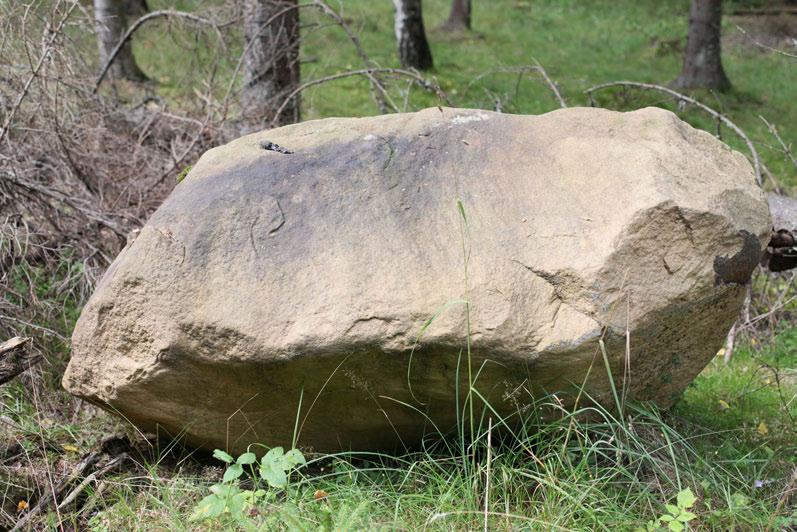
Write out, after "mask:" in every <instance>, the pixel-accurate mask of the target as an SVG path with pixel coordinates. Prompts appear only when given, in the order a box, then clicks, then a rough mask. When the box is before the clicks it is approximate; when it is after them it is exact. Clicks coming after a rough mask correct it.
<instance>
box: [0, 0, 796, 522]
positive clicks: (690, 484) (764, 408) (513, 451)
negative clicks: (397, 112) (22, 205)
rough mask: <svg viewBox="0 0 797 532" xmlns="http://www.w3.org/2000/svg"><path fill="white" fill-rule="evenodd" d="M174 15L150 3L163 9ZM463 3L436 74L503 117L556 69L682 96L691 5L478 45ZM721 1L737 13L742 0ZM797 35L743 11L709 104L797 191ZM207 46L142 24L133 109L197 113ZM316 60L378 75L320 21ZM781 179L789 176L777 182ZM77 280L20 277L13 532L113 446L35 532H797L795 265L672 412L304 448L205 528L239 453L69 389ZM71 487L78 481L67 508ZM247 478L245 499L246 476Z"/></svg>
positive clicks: (388, 58)
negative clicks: (433, 441)
mask: <svg viewBox="0 0 797 532" xmlns="http://www.w3.org/2000/svg"><path fill="white" fill-rule="evenodd" d="M172 4H173V3H172V2H166V1H165V0H159V1H156V0H150V7H151V8H152V9H157V8H162V7H169V6H172ZM448 4H449V2H448V0H445V1H444V0H427V1H425V2H424V8H425V10H426V11H425V15H426V16H425V19H426V24H427V31H428V34H429V37H430V41H431V46H432V52H433V55H434V60H435V69H434V70H433V71H431V72H430V73H429V74H428V75H430V76H434V77H435V78H436V79H437V81H438V83H439V84H440V86H441V87H442V89H443V90H445V91H446V92H447V93H448V95H449V97H450V99H451V100H452V103H453V104H454V105H456V106H460V107H478V108H485V109H494V108H495V107H496V106H500V108H501V109H502V110H503V112H512V113H524V114H536V113H542V112H546V111H550V110H553V109H556V108H557V107H558V104H557V101H556V100H555V98H554V97H553V95H552V93H551V91H550V90H549V89H548V88H547V87H546V86H545V84H544V83H542V82H541V81H540V79H539V77H538V76H536V75H534V74H529V73H527V72H526V73H522V72H521V73H519V71H518V69H519V68H521V67H527V66H533V65H536V64H539V65H542V66H543V67H545V69H546V71H547V73H548V75H549V76H550V77H551V78H552V79H553V80H554V81H555V82H556V83H557V84H558V85H559V87H560V89H561V92H562V95H563V96H564V98H565V99H566V100H567V102H568V104H569V105H571V106H575V105H588V104H589V100H588V98H587V96H586V95H585V94H584V91H585V90H586V89H587V88H589V87H590V86H594V85H598V84H601V83H606V82H611V81H618V80H629V81H639V82H646V83H655V84H662V85H666V84H667V83H668V82H669V81H671V80H672V79H674V78H675V77H676V76H677V74H678V71H679V68H680V61H681V53H682V51H683V46H684V44H685V38H684V36H685V34H686V23H687V16H686V14H687V12H688V2H686V1H682V0H678V1H675V0H673V1H667V2H662V1H654V0H646V1H640V2H635V1H634V2H632V1H622V2H620V1H609V0H604V1H595V2H581V1H576V0H571V1H554V0H546V1H533V2H531V1H521V0H501V1H496V2H474V4H475V11H474V30H473V32H471V33H467V34H462V33H455V34H450V33H445V32H442V31H440V30H438V29H436V28H437V27H438V26H439V25H440V24H441V23H442V22H443V20H444V19H445V16H446V14H447V7H448ZM726 4H728V5H727V6H726V11H727V12H728V13H730V11H733V9H735V6H736V5H737V4H736V3H733V2H727V3H726ZM488 6H489V7H488ZM176 7H178V8H180V9H185V10H187V11H192V10H199V9H201V2H199V1H198V0H183V1H180V2H177V6H176ZM335 7H336V9H341V10H342V13H343V15H344V17H345V20H346V21H347V22H348V24H349V25H350V27H351V28H352V30H353V31H355V32H356V33H357V34H358V35H359V36H360V39H361V41H362V44H363V48H364V49H365V50H367V52H368V54H369V55H370V57H371V59H372V60H373V61H374V62H375V63H376V64H378V65H381V66H387V67H396V66H398V65H397V64H396V60H395V51H394V41H393V34H392V10H391V9H392V8H391V5H390V2H386V1H385V2H372V1H369V0H351V1H348V0H347V1H346V2H345V3H341V4H340V5H337V4H335ZM737 25H739V26H740V27H742V28H744V29H745V30H746V31H747V34H744V33H742V32H741V31H740V30H739V29H737V27H736V26H737ZM796 26H797V17H794V16H792V17H791V18H789V17H784V16H773V17H767V18H762V17H750V16H745V17H741V16H738V17H737V16H726V17H725V21H724V26H723V31H724V35H725V37H724V41H723V43H724V49H723V59H724V63H725V67H726V70H727V73H728V76H729V78H730V79H731V81H732V83H733V84H734V88H733V90H731V91H730V92H728V93H713V92H706V91H699V92H697V93H693V94H692V96H694V97H696V98H698V99H700V100H701V101H703V102H705V103H706V104H708V105H710V106H711V107H713V108H715V109H717V110H721V111H722V112H723V113H725V114H726V115H727V116H729V117H730V118H731V119H732V120H733V121H734V122H736V123H737V124H738V125H739V126H740V127H741V128H742V129H744V131H746V132H747V134H748V135H749V136H750V138H751V140H752V141H753V143H754V145H755V146H756V147H757V149H758V150H759V151H760V153H761V157H762V160H763V162H764V163H765V165H766V167H767V168H768V169H769V172H770V173H771V175H772V176H774V177H775V179H776V180H777V181H778V183H779V185H780V186H781V187H782V188H784V189H786V190H792V189H793V188H794V186H795V185H797V167H795V166H794V165H792V163H791V162H790V160H789V158H788V156H787V154H785V153H784V152H783V150H782V148H781V146H780V144H779V143H778V141H777V139H776V138H775V137H774V136H773V135H772V134H771V132H770V131H769V129H768V126H767V125H766V123H765V122H764V121H763V120H762V118H764V119H766V120H767V121H769V122H770V123H772V124H774V125H775V126H777V128H778V131H779V134H780V136H781V138H782V139H784V141H785V143H786V144H787V145H788V144H789V143H790V142H791V140H792V139H794V138H797V99H796V98H795V87H797V64H795V60H794V59H793V58H790V57H787V56H784V55H781V54H777V53H774V52H771V51H768V50H766V49H764V48H762V47H761V46H759V45H757V44H755V43H754V42H753V41H754V40H755V41H758V42H759V43H762V44H766V45H767V46H779V47H781V48H783V47H784V46H787V45H789V43H790V40H789V39H790V38H793V37H794V36H797V28H796ZM203 43H204V41H200V40H197V39H193V40H192V37H190V36H185V35H183V34H181V33H180V32H179V31H177V30H176V29H174V28H171V27H169V26H166V25H152V26H150V27H147V28H145V29H144V30H142V31H141V32H140V34H139V35H137V37H136V42H135V48H134V49H135V53H136V56H137V58H138V61H139V63H140V64H141V65H142V68H143V69H144V70H145V71H146V72H147V74H148V75H149V76H150V77H151V78H152V79H153V82H152V83H149V84H147V85H145V86H143V87H141V86H131V87H126V88H125V87H123V88H122V90H121V92H120V95H121V97H123V98H125V97H128V98H130V101H135V100H136V99H137V98H138V99H140V94H141V93H142V92H143V93H147V94H150V95H157V96H158V97H160V98H162V99H164V100H165V101H167V102H168V104H169V105H170V106H172V107H173V108H179V109H182V110H190V109H191V107H192V105H193V102H194V101H195V99H196V98H197V93H196V92H195V89H196V87H195V86H194V84H193V81H194V80H195V79H197V78H199V77H202V76H203V75H204V74H205V73H206V72H205V70H206V69H208V68H211V67H210V66H209V65H210V63H211V62H210V61H209V58H208V57H207V53H208V52H206V51H203V50H205V48H204V45H203ZM89 44H90V43H88V44H87V46H88V45H89ZM792 46H793V45H792ZM783 49H787V48H783ZM238 52H239V51H235V50H231V51H230V53H229V59H225V60H223V61H222V62H221V63H220V65H217V66H216V68H217V69H218V73H217V74H216V75H217V76H218V78H219V79H220V81H219V83H218V84H217V87H218V90H219V91H221V92H223V91H224V88H225V87H226V83H224V81H225V79H229V77H230V75H231V72H232V71H233V69H234V68H235V61H236V58H237V57H238ZM794 52H795V50H794V49H792V50H791V53H794ZM87 53H88V52H87ZM90 53H93V48H92V49H91V50H90ZM203 54H204V55H203ZM302 61H303V65H302V75H303V78H304V79H307V80H309V79H316V78H320V77H323V76H326V75H330V74H333V73H335V72H338V71H341V70H346V69H354V68H360V66H361V64H362V63H361V60H360V59H359V57H358V56H357V54H356V51H355V50H354V49H353V48H352V47H351V46H350V44H349V42H348V41H347V39H346V37H345V35H343V34H342V32H340V31H325V30H324V28H321V27H318V28H314V27H313V26H312V25H309V26H308V28H307V30H306V32H305V39H304V41H303V48H302ZM405 96H406V99H405V103H404V105H405V106H406V108H407V110H413V109H418V108H422V107H426V106H432V105H437V104H438V103H439V101H438V99H437V98H436V97H434V96H433V95H429V94H428V93H425V92H423V91H421V90H420V89H411V90H410V89H409V86H408V87H407V93H406V94H405ZM596 100H597V101H598V104H599V105H601V106H604V107H608V108H614V109H624V110H625V109H633V108H638V107H642V106H645V105H658V106H662V107H666V108H669V109H672V110H674V111H679V115H680V116H681V117H682V118H684V119H685V120H687V121H689V122H690V123H692V124H693V125H695V126H696V127H701V128H704V129H706V130H708V131H711V132H712V133H713V132H715V131H716V124H715V122H714V121H713V119H711V118H708V117H706V116H705V115H700V114H699V112H698V111H696V110H694V109H679V107H678V106H677V104H675V103H673V101H672V99H671V98H668V97H665V96H663V95H661V94H658V93H649V92H634V91H632V90H606V91H605V92H600V93H598V94H597V96H596ZM373 114H376V109H375V107H374V104H373V101H372V100H371V97H370V94H369V90H368V84H367V82H366V81H364V80H363V79H358V78H346V79H343V80H339V81H335V82H330V83H325V84H322V85H319V86H317V87H313V88H311V89H309V90H307V91H306V92H305V93H303V118H304V119H314V118H323V117H329V116H362V115H373ZM722 138H723V140H725V141H726V142H728V143H729V144H731V145H732V146H733V147H734V148H736V149H739V150H740V151H742V152H745V144H744V143H743V142H742V141H741V140H740V139H738V138H736V137H734V136H733V134H732V133H731V132H730V131H728V130H723V136H722ZM765 185H766V187H767V188H768V189H772V188H773V186H774V184H773V182H772V181H771V180H767V181H766V183H765ZM79 268H80V266H79V264H78V263H75V262H72V261H70V259H69V257H68V256H65V257H64V259H63V263H62V264H61V265H60V266H59V268H57V269H56V270H44V269H40V268H37V267H35V266H31V267H27V268H25V269H22V268H20V269H18V270H17V271H16V272H12V273H13V275H14V276H15V278H16V279H17V280H18V283H19V293H23V294H24V293H29V298H30V299H34V300H35V301H36V304H38V305H44V306H46V307H47V308H48V309H50V310H51V311H50V312H48V313H47V316H48V318H47V320H46V321H41V322H37V323H32V324H20V326H19V329H18V330H19V332H20V333H21V334H31V335H32V334H35V333H36V328H37V327H39V328H41V327H46V328H47V330H48V331H50V332H48V333H47V334H46V335H44V336H41V335H39V337H41V338H42V340H41V341H42V342H44V344H43V347H44V350H45V352H46V359H45V362H44V363H43V364H41V365H39V366H38V367H36V368H34V369H33V370H31V371H29V372H26V373H25V374H23V375H22V376H21V377H19V378H18V379H16V380H15V381H13V382H12V383H10V384H6V385H4V386H2V387H0V530H2V529H4V528H10V527H12V526H13V523H14V522H15V521H16V520H17V518H18V517H19V516H24V515H26V513H28V512H30V511H31V509H32V508H35V507H36V506H37V504H39V503H40V502H41V501H42V500H43V499H46V498H47V496H48V493H52V492H54V491H56V490H57V489H58V486H59V483H60V482H61V480H63V479H64V477H67V476H68V475H69V473H70V472H72V471H75V470H76V468H78V466H79V465H80V464H81V462H82V461H83V460H84V459H85V458H86V457H87V456H94V453H97V452H98V451H99V448H100V447H101V446H102V445H103V442H104V445H105V450H106V451H107V453H106V454H107V455H110V456H115V457H119V456H122V455H120V453H121V452H124V453H126V456H128V459H127V460H126V461H124V462H123V463H122V464H121V466H120V467H119V468H114V469H110V470H109V471H108V472H107V473H106V474H105V475H102V476H101V477H100V478H98V479H97V481H96V482H89V483H87V484H86V485H85V489H83V490H77V491H75V497H74V500H71V501H67V502H66V503H61V504H60V505H49V506H47V507H46V508H44V511H42V512H41V514H39V515H36V516H35V517H34V518H33V519H31V520H30V523H31V524H32V526H35V527H36V528H44V527H48V528H58V527H59V526H61V527H63V528H64V529H91V530H109V531H110V530H143V529H146V530H194V529H196V530H202V529H207V528H225V529H226V528H229V529H240V530H252V529H269V530H270V529H291V530H310V529H312V530H315V529H324V530H361V529H367V530H371V529H386V530H387V529H391V530H392V529H427V528H428V529H435V530H436V529H440V530H455V529H456V530H459V529H476V528H482V529H483V528H489V529H544V530H557V529H565V530H574V529H576V530H606V529H619V530H637V529H641V530H655V529H658V528H659V527H660V528H664V529H666V528H667V527H668V526H669V527H670V528H671V529H677V526H676V525H674V524H668V523H670V522H673V521H674V522H680V523H684V524H685V525H686V526H688V527H689V528H691V529H717V530H786V529H794V528H797V493H796V492H795V490H797V486H796V485H795V484H796V483H797V424H796V423H795V418H797V327H796V326H795V317H794V315H793V312H794V302H793V301H792V299H791V296H792V294H793V289H794V277H793V276H791V275H783V276H771V277H769V278H768V279H765V278H764V277H763V275H762V276H761V277H760V278H759V279H758V281H757V282H756V284H755V285H756V289H755V290H754V295H755V297H758V296H760V295H761V294H766V293H768V292H771V291H773V290H777V291H778V293H785V294H787V296H786V298H785V299H783V300H782V301H785V304H783V308H780V309H779V310H778V312H777V313H774V314H773V315H772V316H769V317H768V318H767V319H763V320H761V321H760V322H759V323H764V322H766V323H767V327H759V328H757V329H755V330H751V331H750V332H749V334H746V335H742V336H741V337H740V347H739V348H738V349H737V351H736V353H735V354H734V357H733V359H732V360H731V362H730V364H727V365H726V364H724V363H723V360H722V356H721V354H722V353H719V354H718V357H717V358H716V359H714V360H713V361H712V362H711V363H710V364H709V366H708V367H707V368H706V369H705V371H704V372H703V373H702V374H701V375H700V376H699V377H698V378H697V379H696V380H695V381H694V383H692V384H691V385H690V386H689V387H688V388H687V389H686V391H685V393H684V394H683V397H682V398H681V399H680V400H679V401H678V402H677V404H676V405H675V407H674V408H673V409H672V410H670V411H668V412H664V413H662V412H658V411H657V410H656V409H655V408H654V407H652V406H649V405H630V406H629V407H628V410H627V411H626V412H625V414H626V415H625V416H622V417H621V416H616V415H615V414H612V413H611V412H609V411H600V412H598V415H597V417H596V418H595V419H591V420H590V421H585V420H584V419H582V418H580V417H578V416H573V415H571V414H570V413H566V412H563V413H562V416H561V418H559V419H556V420H553V421H546V422H530V423H529V424H528V425H527V426H526V427H525V428H524V430H522V431H521V432H520V433H518V434H517V437H516V438H513V439H512V440H511V441H501V442H498V441H493V442H491V444H490V445H488V443H487V439H488V438H487V432H488V431H487V428H486V427H483V426H480V427H477V428H476V430H477V438H476V441H475V443H474V445H473V447H471V448H470V449H465V450H463V449H462V447H461V446H459V445H458V444H457V442H456V441H455V442H453V443H451V444H450V445H448V446H446V445H442V444H439V445H436V446H433V447H430V448H429V449H427V450H426V451H424V452H419V453H415V454H409V455H404V456H387V455H357V454H354V453H342V454H338V455H333V456H329V455H327V456H316V455H308V456H307V457H306V458H307V460H308V464H307V465H304V466H301V467H298V468H297V470H296V471H294V472H293V474H292V475H291V481H290V484H289V485H288V486H287V487H285V488H267V487H265V485H264V486H261V487H263V488H264V492H263V493H258V494H255V493H252V495H251V496H253V497H255V496H256V497H257V498H258V504H257V506H256V507H255V508H254V509H251V510H247V511H243V512H240V513H236V512H234V511H233V512H228V513H225V514H224V515H223V516H222V518H220V519H219V520H217V521H212V522H211V521H207V520H206V521H202V520H191V519H190V518H191V516H192V514H194V513H195V511H196V509H197V505H198V504H199V502H200V501H201V500H203V498H205V497H206V496H209V495H211V494H213V493H216V494H218V493H223V490H225V489H226V490H227V494H228V495H229V486H232V485H234V483H232V482H227V483H224V482H223V481H222V474H223V473H224V467H223V466H224V463H223V462H222V461H219V460H214V459H213V458H210V457H208V456H204V455H200V454H198V453H195V452H191V451H190V450H187V449H184V448H182V447H181V446H179V444H176V443H168V442H167V443H165V442H163V441H156V440H151V439H147V438H145V437H143V436H142V435H141V434H139V433H138V432H137V431H136V430H135V429H134V428H133V427H131V426H130V425H128V424H126V423H125V422H124V421H122V420H119V419H118V418H115V417H113V416H111V415H110V414H107V413H105V412H103V411H100V410H98V409H96V408H94V407H92V406H90V405H87V404H85V403H82V402H81V401H79V400H76V399H75V398H73V397H71V396H69V395H68V394H67V393H66V392H65V391H63V390H62V389H61V387H60V379H61V375H62V374H63V370H64V367H65V365H66V363H67V361H68V357H69V348H68V340H67V339H68V338H69V336H70V334H71V330H72V327H73V326H74V322H75V320H76V318H77V316H78V314H79V310H80V308H81V306H82V305H83V304H84V302H85V299H86V294H85V293H84V291H82V290H80V289H78V288H77V286H78V285H77V283H76V281H75V279H76V277H77V276H78V275H79V273H80V272H79V271H78V270H79ZM784 290H788V291H787V292H784ZM7 297H8V296H7ZM766 299H767V298H764V297H758V300H759V301H764V300H766ZM14 303H15V304H20V302H18V301H15V302H14ZM755 309H756V306H755V305H754V310H755ZM758 310H760V311H762V312H766V311H767V309H758ZM774 318H776V319H774ZM540 401H541V403H545V402H546V399H545V398H541V399H540ZM541 406H543V405H541ZM533 417H534V416H530V418H533ZM235 458H237V457H235ZM104 460H106V461H107V457H106V458H104ZM488 479H489V480H488ZM76 486H77V483H75V482H73V483H71V484H69V485H66V488H65V491H64V492H63V493H59V500H61V501H63V495H64V494H65V493H68V492H70V491H72V490H74V489H75V488H76ZM214 486H215V487H214ZM211 488H212V489H213V490H214V491H211ZM241 488H242V489H249V487H248V486H247V484H246V483H244V484H242V485H241ZM231 506H234V505H231ZM660 518H663V519H661V520H660Z"/></svg>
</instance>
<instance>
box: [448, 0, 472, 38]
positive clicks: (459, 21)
mask: <svg viewBox="0 0 797 532" xmlns="http://www.w3.org/2000/svg"><path fill="white" fill-rule="evenodd" d="M470 12H471V0H452V2H451V12H450V13H449V14H448V20H446V21H445V23H444V24H443V26H442V27H441V29H443V30H446V31H464V30H469V29H470Z"/></svg>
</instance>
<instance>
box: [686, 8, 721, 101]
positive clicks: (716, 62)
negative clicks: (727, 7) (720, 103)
mask: <svg viewBox="0 0 797 532" xmlns="http://www.w3.org/2000/svg"><path fill="white" fill-rule="evenodd" d="M721 26H722V0H692V7H691V9H690V10H689V34H688V35H687V38H686V52H685V53H684V65H683V70H681V74H680V75H679V76H678V79H676V80H675V82H674V83H673V85H674V86H675V87H678V88H683V89H697V88H704V89H719V90H727V89H729V88H730V87H731V82H730V81H729V80H728V76H726V75H725V70H724V69H723V68H722V57H721V53H720V31H721Z"/></svg>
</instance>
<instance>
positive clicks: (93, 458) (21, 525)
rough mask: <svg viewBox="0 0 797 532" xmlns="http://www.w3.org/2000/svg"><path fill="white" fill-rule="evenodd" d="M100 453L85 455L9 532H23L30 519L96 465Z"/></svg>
mask: <svg viewBox="0 0 797 532" xmlns="http://www.w3.org/2000/svg"><path fill="white" fill-rule="evenodd" d="M100 455H101V453H89V454H88V455H86V456H85V457H84V458H83V459H82V460H81V461H80V462H79V463H78V464H77V465H76V466H75V468H74V469H72V472H71V473H70V474H69V476H67V477H66V478H65V479H63V480H62V481H61V482H59V483H58V486H56V487H55V488H53V490H52V491H48V492H47V493H45V494H44V495H42V497H41V499H39V502H38V503H37V504H36V506H34V507H33V508H31V509H30V510H28V512H27V513H26V514H25V515H23V516H22V517H21V518H20V519H19V521H17V524H16V525H14V528H12V529H11V532H16V531H17V530H24V529H26V528H27V527H28V525H29V523H30V521H31V519H33V518H34V517H35V516H37V515H38V514H40V513H41V512H42V511H44V510H46V509H47V508H48V507H49V506H50V505H51V504H52V503H53V500H54V499H57V498H58V497H59V496H60V495H61V493H63V492H64V490H66V488H67V487H68V486H69V485H70V484H72V482H74V481H75V480H77V479H78V478H80V477H82V476H84V475H85V473H86V471H88V469H89V468H90V467H92V466H93V465H94V464H96V463H97V460H99V459H100Z"/></svg>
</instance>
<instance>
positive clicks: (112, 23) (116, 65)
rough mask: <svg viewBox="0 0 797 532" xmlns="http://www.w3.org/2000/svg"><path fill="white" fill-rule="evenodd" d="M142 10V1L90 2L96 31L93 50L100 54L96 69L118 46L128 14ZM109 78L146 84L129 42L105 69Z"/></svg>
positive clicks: (125, 26)
mask: <svg viewBox="0 0 797 532" xmlns="http://www.w3.org/2000/svg"><path fill="white" fill-rule="evenodd" d="M141 9H146V2H144V1H142V0H94V21H95V27H96V31H97V47H98V48H99V50H100V65H104V64H105V63H106V62H107V61H108V57H109V56H110V55H111V52H113V49H114V48H115V47H116V45H117V44H118V43H119V41H120V40H121V38H122V35H124V33H125V30H126V29H127V15H128V12H130V13H135V12H136V11H139V10H141ZM109 73H110V75H111V77H113V78H116V79H129V80H131V81H146V80H147V79H148V78H147V76H146V75H145V74H144V72H142V71H141V69H140V68H139V67H138V64H136V59H135V57H133V47H132V44H131V43H130V41H128V42H126V43H125V45H124V46H123V47H122V49H121V51H120V52H119V55H117V56H116V59H114V62H113V64H112V65H111V68H110V69H109Z"/></svg>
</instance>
